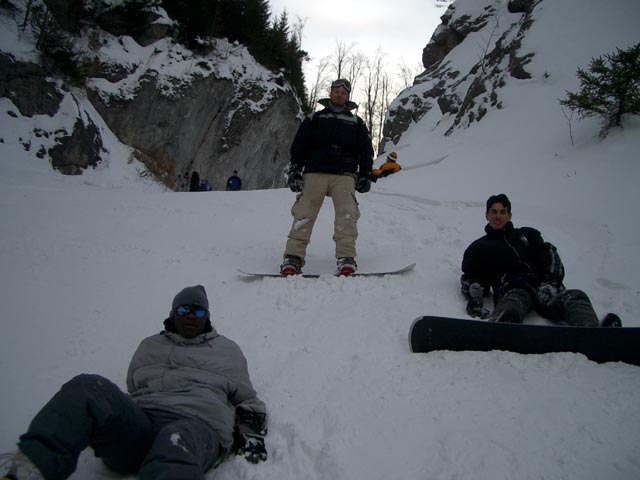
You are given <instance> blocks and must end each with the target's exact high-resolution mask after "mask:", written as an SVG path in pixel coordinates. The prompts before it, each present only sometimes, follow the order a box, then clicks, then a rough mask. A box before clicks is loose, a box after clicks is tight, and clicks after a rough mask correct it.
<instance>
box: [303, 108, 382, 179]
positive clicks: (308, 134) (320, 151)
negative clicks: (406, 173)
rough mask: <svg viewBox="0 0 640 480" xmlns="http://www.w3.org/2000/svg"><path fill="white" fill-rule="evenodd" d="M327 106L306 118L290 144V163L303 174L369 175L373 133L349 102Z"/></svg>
mask: <svg viewBox="0 0 640 480" xmlns="http://www.w3.org/2000/svg"><path fill="white" fill-rule="evenodd" d="M319 103H320V104H322V105H323V106H324V107H325V108H324V109H322V110H320V111H318V112H314V113H312V114H311V115H309V116H308V117H307V118H305V119H304V121H303V122H302V124H301V125H300V128H299V129H298V132H297V133H296V136H295V138H294V140H293V143H292V144H291V164H292V166H294V167H295V168H297V169H298V170H300V171H304V173H334V174H342V173H350V174H354V175H356V174H359V175H360V176H366V177H369V176H370V175H371V170H372V166H373V147H372V146H371V136H370V135H369V130H368V129H367V126H366V125H365V124H364V121H363V120H362V119H361V118H360V117H358V116H357V115H354V114H353V113H352V110H353V109H354V108H355V107H356V104H355V103H353V102H351V101H349V102H347V105H346V106H345V108H344V109H343V110H341V111H338V112H336V111H334V110H333V109H332V108H331V106H330V105H329V102H328V99H322V100H320V102H319Z"/></svg>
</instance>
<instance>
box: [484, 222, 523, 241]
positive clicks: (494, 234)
mask: <svg viewBox="0 0 640 480" xmlns="http://www.w3.org/2000/svg"><path fill="white" fill-rule="evenodd" d="M514 229H515V228H514V226H513V223H512V222H508V223H507V224H506V225H505V226H504V228H503V229H502V230H494V229H493V228H491V227H490V226H489V224H488V223H487V224H486V225H485V227H484V231H485V233H486V234H487V237H489V238H503V237H506V236H507V235H510V234H511V232H513V230H514Z"/></svg>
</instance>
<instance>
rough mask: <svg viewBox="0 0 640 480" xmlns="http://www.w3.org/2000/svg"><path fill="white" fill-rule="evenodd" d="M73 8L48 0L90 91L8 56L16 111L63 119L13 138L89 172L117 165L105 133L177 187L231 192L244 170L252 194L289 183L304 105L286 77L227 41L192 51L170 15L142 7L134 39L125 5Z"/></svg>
mask: <svg viewBox="0 0 640 480" xmlns="http://www.w3.org/2000/svg"><path fill="white" fill-rule="evenodd" d="M73 5H74V4H72V3H69V2H65V1H61V0H47V6H48V7H49V9H50V10H49V11H50V13H51V14H52V15H53V17H54V18H55V20H56V22H57V23H58V24H59V25H62V26H64V28H65V29H66V30H67V31H68V32H71V34H72V35H75V37H74V41H73V42H72V43H73V45H74V47H73V48H74V49H75V50H74V53H73V60H74V62H75V66H76V67H77V71H81V72H83V74H84V77H86V80H85V81H84V83H83V84H82V85H77V84H76V85H75V86H74V87H73V89H70V88H68V87H66V86H65V81H64V80H63V79H62V76H60V77H58V78H54V77H53V75H52V73H51V72H49V71H47V70H45V68H43V67H42V66H41V65H39V64H37V63H32V62H29V61H16V60H15V59H14V57H12V56H11V55H9V54H2V53H1V52H0V96H2V97H6V98H8V99H10V100H11V101H12V102H13V104H14V105H15V108H9V109H8V110H7V112H6V114H7V115H10V116H12V117H14V118H16V119H20V117H26V118H30V117H37V116H38V115H48V116H51V117H56V122H49V124H52V125H53V124H55V125H56V127H55V131H49V130H48V128H47V127H43V126H42V125H40V123H42V122H38V121H37V120H33V121H32V122H31V124H32V125H33V127H29V128H30V131H28V132H26V131H21V132H20V134H16V135H15V136H16V138H15V139H8V138H7V139H6V140H7V143H8V142H9V140H10V141H11V142H14V143H19V144H20V145H22V147H23V148H24V149H25V150H27V151H30V152H33V154H34V155H35V156H37V157H38V158H41V159H48V160H49V161H50V162H51V165H52V166H53V167H54V168H56V169H58V170H59V171H60V172H62V173H64V174H69V175H78V174H81V173H82V172H83V171H84V170H85V169H86V168H89V167H91V166H96V165H97V164H98V163H99V162H103V163H104V165H109V157H108V156H109V155H110V152H108V151H107V150H106V149H105V148H104V140H103V138H102V136H104V135H108V136H109V138H110V140H109V142H112V141H113V140H112V139H111V133H114V134H115V136H116V137H117V139H118V140H119V141H120V142H121V143H123V144H125V145H127V146H129V147H131V149H132V154H131V156H132V158H134V159H138V160H140V161H141V162H142V163H143V164H144V166H145V167H146V169H147V170H148V172H146V171H145V172H144V175H147V174H148V173H149V172H150V173H151V174H153V176H154V177H155V178H156V179H157V180H159V181H161V182H162V183H164V184H165V185H166V186H168V187H169V188H174V189H178V188H179V183H180V182H179V179H180V178H181V177H183V175H184V174H185V173H187V172H192V171H198V172H199V174H200V178H201V179H208V180H209V182H210V183H211V184H212V185H213V187H214V189H215V190H220V189H224V187H225V184H226V180H227V178H228V177H229V176H230V175H231V174H232V172H233V171H234V170H237V171H238V174H239V175H240V177H241V178H242V182H243V183H242V186H243V189H264V188H276V187H282V186H284V185H285V182H284V169H285V166H286V164H287V163H288V161H289V147H290V145H291V141H292V140H293V136H294V135H295V132H296V131H297V127H298V125H299V124H300V121H301V109H300V102H299V100H298V98H297V96H296V95H295V93H294V92H293V89H292V88H291V86H290V85H289V84H288V82H286V81H285V80H284V77H283V75H282V74H281V73H274V72H271V71H269V70H268V69H266V68H264V67H262V66H261V65H259V64H258V63H257V62H256V61H255V60H254V59H253V57H252V56H251V55H250V54H249V52H248V50H247V49H246V48H245V47H244V46H242V45H240V44H238V43H230V42H228V41H227V40H226V39H209V40H207V41H202V42H201V43H200V44H199V45H198V46H197V49H198V51H197V52H194V51H192V50H189V49H187V48H186V47H184V46H183V45H180V44H178V43H176V42H175V41H174V40H173V39H172V38H170V37H167V34H168V33H169V31H170V28H171V24H172V22H171V21H170V19H168V18H167V17H166V13H165V12H164V10H162V9H161V8H153V9H148V11H147V10H143V11H141V12H139V13H140V14H144V15H147V16H148V17H146V20H145V21H136V22H134V23H135V24H136V25H141V28H140V29H139V30H136V31H134V32H132V31H131V21H130V20H131V19H129V18H127V17H126V15H124V14H123V12H124V10H122V9H117V8H115V9H114V8H110V9H106V10H105V11H104V12H103V14H102V15H98V16H97V17H95V18H94V19H93V20H92V21H91V23H88V21H86V20H83V19H81V18H80V19H79V18H78V17H77V11H76V10H74V7H73ZM96 5H97V4H96ZM125 13H126V12H125ZM162 15H165V16H164V17H162ZM8 21H9V20H8ZM12 21H14V22H17V21H16V19H15V18H14V19H12ZM124 32H128V35H122V34H123V33H124ZM194 48H195V47H194ZM72 92H73V93H72ZM87 101H89V102H90V103H91V105H89V104H88V103H87ZM27 123H28V122H21V123H20V124H21V128H23V127H24V125H26V124H27ZM45 123H46V122H45ZM61 125H62V126H61ZM23 130H24V128H23ZM109 130H110V131H111V132H109ZM0 142H5V137H4V136H3V135H2V134H0Z"/></svg>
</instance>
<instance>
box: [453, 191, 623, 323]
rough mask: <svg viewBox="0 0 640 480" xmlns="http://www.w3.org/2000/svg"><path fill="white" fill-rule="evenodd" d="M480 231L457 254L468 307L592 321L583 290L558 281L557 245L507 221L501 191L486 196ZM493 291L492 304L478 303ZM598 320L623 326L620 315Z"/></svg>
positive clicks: (498, 314)
mask: <svg viewBox="0 0 640 480" xmlns="http://www.w3.org/2000/svg"><path fill="white" fill-rule="evenodd" d="M486 207H487V208H486V213H485V218H486V219H487V222H488V223H487V225H486V226H485V228H484V231H485V233H486V235H485V236H483V237H480V238H479V239H477V240H475V241H474V242H473V243H472V244H471V245H469V247H468V248H467V249H466V251H465V252H464V256H463V259H462V277H461V279H460V281H461V287H462V294H463V295H464V297H465V298H466V299H467V313H468V314H469V315H470V316H472V317H480V318H488V319H489V320H490V321H494V322H505V323H522V321H523V319H524V317H525V316H526V315H527V314H528V313H529V312H530V311H531V310H533V309H535V310H536V312H537V313H538V314H540V315H541V316H542V317H544V318H547V319H549V320H551V321H552V322H554V323H559V324H565V325H573V326H585V327H597V326H598V325H599V322H598V317H597V315H596V312H595V311H594V310H593V306H592V305H591V301H590V300H589V297H588V296H587V294H586V293H584V292H583V291H582V290H576V289H573V290H568V289H567V288H566V287H565V286H564V284H563V283H562V282H563V280H564V266H563V264H562V260H560V255H559V254H558V250H557V249H556V247H555V246H554V245H552V244H551V243H549V242H545V241H544V240H543V239H542V235H541V234H540V232H539V231H538V230H536V229H534V228H531V227H519V228H515V227H514V226H513V223H511V202H510V201H509V198H508V197H507V196H506V195H505V194H504V193H500V194H498V195H492V196H491V197H489V199H488V200H487V205H486ZM490 292H492V293H493V301H494V308H493V310H489V309H487V308H485V307H484V305H483V297H484V296H486V295H488V294H489V293H490ZM601 325H602V326H607V327H608V326H618V327H619V326H622V322H621V320H620V317H618V316H617V315H616V314H614V313H608V314H607V315H606V316H605V317H604V319H603V320H602V323H601Z"/></svg>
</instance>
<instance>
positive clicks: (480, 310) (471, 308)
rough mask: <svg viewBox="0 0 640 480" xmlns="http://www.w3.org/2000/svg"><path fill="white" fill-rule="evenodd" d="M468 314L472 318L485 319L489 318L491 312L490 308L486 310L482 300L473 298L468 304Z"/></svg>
mask: <svg viewBox="0 0 640 480" xmlns="http://www.w3.org/2000/svg"><path fill="white" fill-rule="evenodd" d="M467 314H468V315H469V316H470V317H474V318H475V317H480V318H482V319H485V318H489V315H490V314H491V311H490V310H489V309H488V308H484V306H483V305H482V298H472V299H470V300H469V301H468V302H467Z"/></svg>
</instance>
